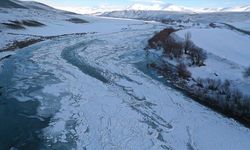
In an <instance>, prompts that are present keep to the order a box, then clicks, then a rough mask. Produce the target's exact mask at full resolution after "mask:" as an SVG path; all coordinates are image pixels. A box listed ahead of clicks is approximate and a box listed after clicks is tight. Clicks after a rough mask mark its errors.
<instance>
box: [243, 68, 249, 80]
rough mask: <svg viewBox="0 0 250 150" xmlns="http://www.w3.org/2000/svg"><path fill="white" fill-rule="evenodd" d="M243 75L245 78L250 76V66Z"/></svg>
mask: <svg viewBox="0 0 250 150" xmlns="http://www.w3.org/2000/svg"><path fill="white" fill-rule="evenodd" d="M243 75H244V77H245V78H249V77H250V66H249V67H247V68H246V69H245V71H244V72H243Z"/></svg>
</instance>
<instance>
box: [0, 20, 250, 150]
mask: <svg viewBox="0 0 250 150" xmlns="http://www.w3.org/2000/svg"><path fill="white" fill-rule="evenodd" d="M88 20H90V23H89V24H86V25H83V29H82V30H81V31H82V32H86V33H87V32H88V33H87V34H85V35H68V36H63V37H59V38H55V39H52V40H47V41H43V42H40V43H37V44H34V45H31V46H29V47H26V48H23V49H20V50H18V51H16V52H15V53H14V54H12V56H11V57H10V58H8V59H6V60H4V61H2V62H0V63H1V72H0V78H1V80H0V86H1V87H3V88H2V89H0V91H1V93H2V95H1V96H0V98H1V100H0V103H1V104H0V116H1V120H3V121H4V123H1V125H0V149H10V148H13V149H14V148H17V149H32V148H34V147H36V148H37V149H61V150H63V149H65V150H67V149H77V150H85V149H131V150H136V149H138V150H139V149H140V150H141V149H155V150H159V149H173V150H184V149H188V150H211V149H213V150H224V149H225V150H236V149H239V150H244V149H248V148H249V147H250V142H249V139H250V130H249V129H248V128H245V127H244V126H242V125H240V124H239V123H237V122H235V121H234V120H232V119H229V118H225V117H224V116H222V115H220V114H218V113H216V112H213V111H212V110H210V109H208V108H206V107H204V106H202V105H200V104H198V103H196V102H195V101H193V100H192V99H190V98H188V97H186V96H184V95H183V94H181V93H180V92H179V91H176V90H175V89H172V88H171V87H170V86H168V84H167V83H165V82H163V81H161V80H156V79H155V78H153V77H152V76H150V73H148V74H147V73H146V72H147V70H146V69H147V68H146V67H145V68H143V69H142V68H141V67H139V66H143V65H144V64H145V61H150V60H148V58H147V55H146V53H145V51H144V50H143V49H144V47H145V45H146V43H147V40H148V39H149V38H150V37H151V36H152V35H153V34H154V32H156V31H159V30H161V29H163V28H164V26H163V25H162V24H160V23H154V22H144V21H135V20H122V19H108V18H96V17H93V18H92V17H89V18H88ZM84 27H86V28H84ZM6 54H7V53H5V55H6ZM1 55H4V53H2V54H1ZM145 70H146V71H145ZM143 72H144V73H143ZM155 77H157V76H155ZM159 78H160V77H159ZM2 79H3V80H2ZM10 117H13V119H17V120H18V121H17V122H15V121H13V120H11V119H10ZM1 122H2V121H1ZM13 129H16V130H15V131H13ZM12 132H14V133H12ZM14 137H15V138H14Z"/></svg>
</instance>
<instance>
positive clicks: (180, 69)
mask: <svg viewBox="0 0 250 150" xmlns="http://www.w3.org/2000/svg"><path fill="white" fill-rule="evenodd" d="M177 73H178V76H179V77H181V78H183V79H188V78H190V77H191V72H190V71H188V70H187V66H186V65H185V64H184V63H180V64H179V65H178V66H177Z"/></svg>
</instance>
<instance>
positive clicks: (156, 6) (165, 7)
mask: <svg viewBox="0 0 250 150" xmlns="http://www.w3.org/2000/svg"><path fill="white" fill-rule="evenodd" d="M127 10H156V11H173V12H186V13H188V12H190V13H191V12H193V11H192V10H191V9H189V8H187V7H184V6H177V5H172V4H164V5H163V4H153V5H144V4H133V5H132V6H129V7H128V8H127Z"/></svg>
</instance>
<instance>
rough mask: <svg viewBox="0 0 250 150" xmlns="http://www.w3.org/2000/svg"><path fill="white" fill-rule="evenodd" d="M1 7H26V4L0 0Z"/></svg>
mask: <svg viewBox="0 0 250 150" xmlns="http://www.w3.org/2000/svg"><path fill="white" fill-rule="evenodd" d="M0 7H3V8H25V7H24V6H22V5H20V4H18V3H16V2H15V1H11V0H0Z"/></svg>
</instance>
